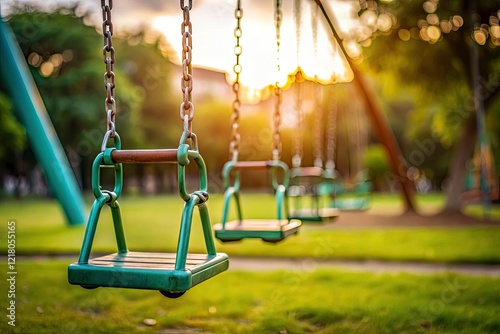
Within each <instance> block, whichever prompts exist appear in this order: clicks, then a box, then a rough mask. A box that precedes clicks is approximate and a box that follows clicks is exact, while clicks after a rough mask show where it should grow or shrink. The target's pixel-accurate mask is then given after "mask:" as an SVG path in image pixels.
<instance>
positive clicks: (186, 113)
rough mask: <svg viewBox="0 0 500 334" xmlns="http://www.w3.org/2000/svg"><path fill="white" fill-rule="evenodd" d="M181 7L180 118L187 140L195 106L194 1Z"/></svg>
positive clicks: (190, 135) (181, 3)
mask: <svg viewBox="0 0 500 334" xmlns="http://www.w3.org/2000/svg"><path fill="white" fill-rule="evenodd" d="M180 6H181V9H182V11H183V18H184V19H183V21H182V23H181V34H182V77H181V91H182V95H183V100H182V103H181V105H180V111H179V113H180V117H181V119H182V121H183V122H184V133H183V136H182V138H184V140H185V139H187V138H191V137H192V121H193V118H194V105H193V102H192V100H191V95H192V91H193V68H192V65H191V60H192V58H193V54H192V50H193V37H192V34H193V26H192V24H191V20H190V18H189V10H190V9H191V8H192V6H193V3H192V0H189V3H188V5H186V4H185V3H184V1H183V0H181V1H180Z"/></svg>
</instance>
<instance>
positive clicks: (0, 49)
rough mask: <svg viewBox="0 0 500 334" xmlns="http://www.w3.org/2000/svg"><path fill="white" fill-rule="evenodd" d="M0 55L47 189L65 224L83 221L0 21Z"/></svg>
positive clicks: (15, 47) (2, 74) (34, 93)
mask: <svg viewBox="0 0 500 334" xmlns="http://www.w3.org/2000/svg"><path fill="white" fill-rule="evenodd" d="M0 55H2V57H1V61H0V78H1V80H2V83H3V86H4V87H5V88H6V90H7V92H8V94H9V96H10V98H11V99H12V101H13V103H14V111H15V114H16V117H17V118H18V119H19V121H20V122H21V123H22V124H23V126H24V128H25V129H26V134H27V136H28V139H29V141H30V144H31V147H32V149H33V152H34V153H35V156H36V159H37V161H38V162H39V163H40V165H41V166H42V168H43V171H44V174H45V177H46V178H47V182H48V183H49V185H50V190H51V191H52V193H53V194H54V196H55V197H56V198H57V200H58V201H59V203H60V204H61V207H62V208H63V210H64V214H65V215H66V221H67V223H68V224H69V225H80V224H83V223H84V222H85V220H86V216H85V210H86V209H85V203H84V201H83V196H82V193H81V191H80V188H79V187H78V183H77V182H76V179H75V176H74V174H73V170H72V169H71V166H70V164H69V162H68V159H67V157H66V155H65V153H64V150H63V148H62V145H61V143H60V141H59V138H57V134H56V132H55V130H54V127H53V126H52V123H51V121H50V117H49V115H48V114H47V110H46V109H45V106H44V104H43V101H42V98H41V97H40V93H39V92H38V89H37V87H36V85H35V82H34V81H33V77H32V76H31V73H30V71H29V68H28V65H27V64H26V61H25V59H24V56H23V53H22V51H21V49H20V47H19V44H18V43H17V41H16V39H15V36H14V33H13V32H12V31H11V29H10V28H9V26H8V25H7V24H6V23H4V22H0Z"/></svg>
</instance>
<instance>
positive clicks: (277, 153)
mask: <svg viewBox="0 0 500 334" xmlns="http://www.w3.org/2000/svg"><path fill="white" fill-rule="evenodd" d="M275 5H276V6H275V12H274V21H275V25H276V63H277V69H278V72H277V78H276V84H275V86H274V95H275V96H276V100H275V101H276V102H275V106H274V114H273V147H272V155H273V160H279V159H280V158H281V148H282V146H281V136H280V125H281V99H282V96H281V88H280V87H279V82H278V76H279V72H280V71H281V68H280V41H281V34H280V30H281V20H282V16H283V11H282V10H281V0H275Z"/></svg>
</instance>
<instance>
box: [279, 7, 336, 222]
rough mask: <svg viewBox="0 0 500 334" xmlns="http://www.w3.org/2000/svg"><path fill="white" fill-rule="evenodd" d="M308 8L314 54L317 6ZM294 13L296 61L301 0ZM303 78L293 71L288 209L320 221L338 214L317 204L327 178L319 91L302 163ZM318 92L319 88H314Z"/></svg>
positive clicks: (301, 217) (296, 215) (300, 216)
mask: <svg viewBox="0 0 500 334" xmlns="http://www.w3.org/2000/svg"><path fill="white" fill-rule="evenodd" d="M314 8H316V11H311V26H312V33H313V47H314V54H315V56H317V49H318V47H317V35H318V31H317V30H318V19H317V15H318V13H317V10H318V6H315V7H314ZM294 16H295V28H296V31H297V33H296V38H297V63H299V50H300V49H299V45H300V31H301V19H300V16H301V3H300V1H298V0H295V3H294ZM303 81H304V79H303V77H302V72H301V71H300V68H299V70H298V71H297V73H296V75H295V88H296V91H295V111H296V118H297V129H296V130H297V131H295V132H294V147H293V150H292V169H291V170H290V175H291V178H290V187H289V188H288V195H289V196H290V197H292V198H293V199H294V201H293V204H294V205H293V209H292V210H291V212H290V217H291V218H296V219H299V220H301V221H304V222H307V221H309V222H323V221H327V220H332V219H334V218H336V217H337V216H338V210H337V209H334V208H328V207H323V206H322V204H321V197H323V194H322V193H321V192H320V190H321V187H320V185H321V184H322V183H324V182H328V181H330V180H331V178H330V177H329V175H328V174H327V173H325V170H324V169H323V158H322V154H323V137H322V132H323V124H322V118H323V111H322V107H321V105H320V103H319V101H320V100H321V97H320V96H319V94H316V96H315V99H314V100H315V102H316V103H315V110H314V111H313V117H314V129H313V136H314V140H313V160H314V163H313V166H311V167H303V166H302V160H303V151H304V142H303V135H304V128H303V110H302V109H303V108H302V100H303V96H302V88H303V87H302V86H303V83H302V82H303ZM316 92H319V88H318V89H316ZM304 198H308V199H310V200H311V205H310V207H303V206H302V200H303V199H304Z"/></svg>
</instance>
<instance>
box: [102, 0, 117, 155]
mask: <svg viewBox="0 0 500 334" xmlns="http://www.w3.org/2000/svg"><path fill="white" fill-rule="evenodd" d="M101 8H102V34H103V36H104V47H103V49H102V56H103V60H104V63H105V64H106V72H105V73H104V87H105V88H106V99H105V101H104V107H105V112H106V133H105V135H104V140H103V144H102V147H101V149H102V150H104V148H105V147H106V143H107V141H108V139H109V138H110V137H111V138H114V137H115V136H116V135H117V133H116V126H115V116H116V101H115V86H116V84H115V73H114V64H115V48H114V47H113V40H112V36H113V22H112V21H111V10H112V9H113V0H109V1H108V4H106V0H101Z"/></svg>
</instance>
